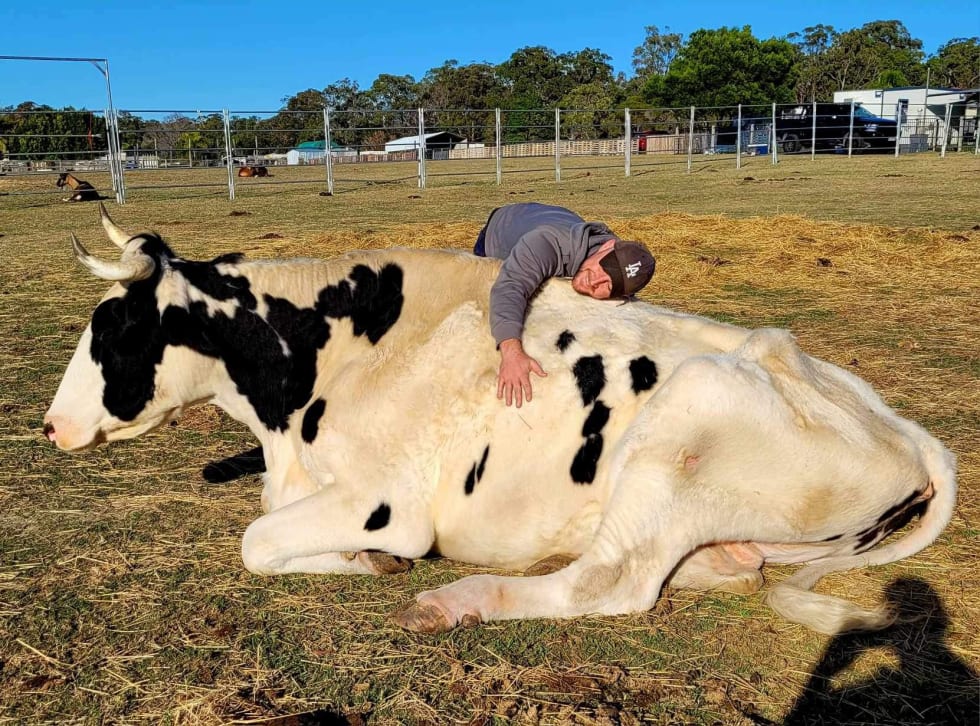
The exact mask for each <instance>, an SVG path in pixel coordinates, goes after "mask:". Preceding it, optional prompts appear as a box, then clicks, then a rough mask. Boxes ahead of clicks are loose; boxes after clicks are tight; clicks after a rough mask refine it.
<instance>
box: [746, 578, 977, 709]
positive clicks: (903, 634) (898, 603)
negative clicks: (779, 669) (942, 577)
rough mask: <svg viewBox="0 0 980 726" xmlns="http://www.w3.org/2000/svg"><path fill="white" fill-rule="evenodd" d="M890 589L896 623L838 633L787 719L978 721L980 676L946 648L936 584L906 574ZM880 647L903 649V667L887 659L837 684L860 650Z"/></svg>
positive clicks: (945, 619)
mask: <svg viewBox="0 0 980 726" xmlns="http://www.w3.org/2000/svg"><path fill="white" fill-rule="evenodd" d="M885 592H886V598H887V600H888V602H889V604H890V605H891V606H892V607H893V608H895V610H896V612H897V613H898V621H897V622H896V624H895V625H893V626H892V627H890V628H887V629H885V630H882V631H878V632H874V633H868V632H863V633H844V634H841V635H838V636H837V637H835V638H834V639H833V640H832V641H831V642H830V645H829V646H828V647H827V651H826V652H825V653H824V655H823V658H822V659H821V660H820V663H818V664H817V667H816V669H814V671H813V673H812V675H811V676H810V679H809V681H808V682H807V684H806V687H805V688H804V691H803V693H802V694H801V695H800V696H799V698H798V699H797V700H796V703H795V704H794V705H793V707H792V709H791V710H790V712H789V714H788V715H787V716H786V718H785V720H784V721H783V724H784V726H797V725H798V724H858V723H860V724H865V723H875V724H903V725H906V726H912V725H916V726H919V725H922V726H924V725H926V724H929V725H933V724H935V725H936V726H939V725H940V724H943V725H945V724H976V723H977V720H978V718H980V680H978V675H977V673H975V672H974V671H973V670H972V669H971V668H970V667H969V665H967V664H966V663H965V662H963V661H962V660H960V659H959V658H958V657H957V656H956V655H955V654H953V653H952V652H951V651H950V650H949V648H947V647H946V643H945V635H946V629H947V627H948V625H949V618H948V616H947V614H946V610H945V608H944V607H943V604H942V601H941V600H940V598H939V596H938V595H937V594H936V591H935V590H934V589H933V588H932V587H931V586H930V585H929V584H928V583H926V582H924V581H922V580H919V579H915V578H902V579H899V580H895V581H894V582H892V583H891V584H890V585H889V586H888V587H887V588H886V591H885ZM879 649H880V650H883V651H886V652H888V653H889V654H892V655H894V656H896V657H897V658H898V666H897V667H892V666H883V667H882V668H880V669H879V670H878V671H876V672H875V673H874V675H872V676H871V677H870V678H868V679H866V680H864V681H861V682H859V683H854V684H848V685H835V683H834V680H835V678H836V677H837V676H838V675H839V674H840V673H841V672H842V671H844V670H846V669H847V668H849V667H850V666H851V665H852V664H853V663H854V662H855V661H856V660H857V659H858V657H859V656H861V655H862V654H863V653H865V652H868V651H871V650H879ZM763 723H764V722H763Z"/></svg>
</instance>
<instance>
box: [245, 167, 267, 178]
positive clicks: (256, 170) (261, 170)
mask: <svg viewBox="0 0 980 726" xmlns="http://www.w3.org/2000/svg"><path fill="white" fill-rule="evenodd" d="M238 176H244V177H250V176H269V170H268V169H266V168H265V167H264V166H243V167H239V169H238Z"/></svg>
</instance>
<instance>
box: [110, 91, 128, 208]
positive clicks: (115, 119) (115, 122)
mask: <svg viewBox="0 0 980 726" xmlns="http://www.w3.org/2000/svg"><path fill="white" fill-rule="evenodd" d="M112 128H113V130H114V135H115V138H116V151H117V152H119V155H121V154H122V139H121V138H120V136H119V113H118V112H117V111H116V109H115V108H113V109H112ZM116 163H117V164H118V166H119V196H121V197H122V202H121V204H125V203H126V178H125V176H124V174H125V168H126V161H125V159H124V158H122V157H121V156H117V160H116Z"/></svg>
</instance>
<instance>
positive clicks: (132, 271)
mask: <svg viewBox="0 0 980 726" xmlns="http://www.w3.org/2000/svg"><path fill="white" fill-rule="evenodd" d="M71 246H72V249H73V250H75V257H77V258H78V261H79V262H81V263H82V264H83V265H85V267H87V268H88V269H89V272H91V273H92V274H93V275H95V276H96V277H101V278H102V279H103V280H112V281H114V282H136V281H137V280H145V279H146V278H148V277H149V276H150V275H152V274H153V270H154V268H155V267H156V263H155V262H154V261H153V258H152V257H150V256H149V255H144V254H143V253H141V252H140V253H136V254H134V255H132V256H131V258H130V259H126V260H120V261H119V262H107V261H106V260H100V259H99V258H98V257H95V256H93V255H90V254H89V253H88V250H86V249H85V248H84V247H82V243H81V242H79V241H78V237H76V236H75V234H74V232H73V233H71Z"/></svg>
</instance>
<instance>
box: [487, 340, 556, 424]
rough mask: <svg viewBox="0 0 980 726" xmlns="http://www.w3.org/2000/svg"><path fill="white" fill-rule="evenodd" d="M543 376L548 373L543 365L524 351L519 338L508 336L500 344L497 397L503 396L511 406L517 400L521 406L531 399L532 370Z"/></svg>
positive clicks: (518, 405)
mask: <svg viewBox="0 0 980 726" xmlns="http://www.w3.org/2000/svg"><path fill="white" fill-rule="evenodd" d="M532 371H533V372H534V374H535V375H538V376H541V377H542V378H543V377H545V376H546V375H548V374H547V373H545V372H544V370H543V369H542V368H541V365H540V364H539V363H538V362H537V361H536V360H534V358H532V357H531V356H529V355H528V354H527V353H525V352H524V346H523V345H521V341H520V340H519V339H517V338H508V339H507V340H505V341H503V342H502V343H501V344H500V371H499V372H498V373H497V398H503V399H504V400H505V402H506V403H507V405H508V406H509V405H510V404H511V402H512V401H516V403H517V407H518V408H520V407H521V403H522V402H523V401H524V400H528V401H530V400H531V372H532Z"/></svg>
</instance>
